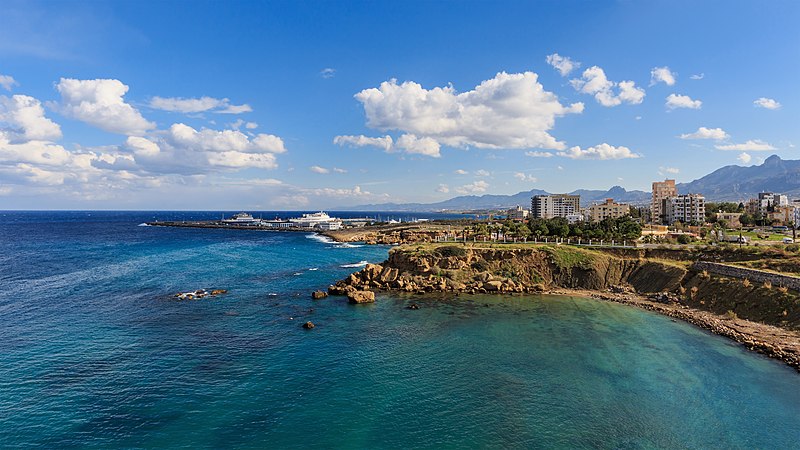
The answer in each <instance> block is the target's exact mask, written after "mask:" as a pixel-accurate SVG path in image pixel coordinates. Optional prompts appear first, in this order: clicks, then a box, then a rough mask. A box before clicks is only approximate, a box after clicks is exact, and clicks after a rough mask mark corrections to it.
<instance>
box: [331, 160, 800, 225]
mask: <svg viewBox="0 0 800 450" xmlns="http://www.w3.org/2000/svg"><path fill="white" fill-rule="evenodd" d="M677 188H678V192H679V193H681V194H687V193H699V194H703V195H704V196H705V197H706V200H707V201H713V202H720V201H737V202H738V201H744V200H747V199H748V198H752V197H756V196H757V195H758V193H759V192H775V193H780V194H786V195H788V196H789V197H800V160H784V159H781V158H780V157H779V156H777V155H772V156H770V157H769V158H767V159H766V160H765V161H764V163H762V164H761V165H756V166H749V167H742V166H737V165H730V166H725V167H722V168H720V169H717V170H715V171H714V172H711V173H710V174H708V175H706V176H704V177H702V178H699V179H697V180H694V181H692V182H690V183H680V184H678V185H677ZM546 194H549V192H546V191H543V190H540V189H532V190H530V191H523V192H518V193H516V194H513V195H492V194H486V195H462V196H459V197H454V198H451V199H449V200H444V201H441V202H437V203H381V204H371V205H359V206H352V207H347V208H342V209H348V210H351V211H410V212H422V211H465V210H484V209H507V208H513V207H515V206H517V205H519V206H522V207H523V208H529V207H530V202H531V197H533V196H534V195H546ZM570 194H573V195H580V196H581V204H582V205H584V206H588V205H590V204H592V203H595V202H600V201H603V200H604V199H606V198H613V199H614V200H615V201H617V202H621V203H630V204H634V205H646V204H649V203H650V197H651V195H650V192H645V191H636V190H634V191H628V190H626V189H625V188H623V187H620V186H614V187H612V188H611V189H609V190H607V191H603V190H588V189H579V190H577V191H573V192H570Z"/></svg>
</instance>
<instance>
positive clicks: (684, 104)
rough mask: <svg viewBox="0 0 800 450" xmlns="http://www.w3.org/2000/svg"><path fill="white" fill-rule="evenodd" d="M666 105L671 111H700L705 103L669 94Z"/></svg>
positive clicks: (684, 96)
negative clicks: (687, 109)
mask: <svg viewBox="0 0 800 450" xmlns="http://www.w3.org/2000/svg"><path fill="white" fill-rule="evenodd" d="M666 105H667V108H669V109H671V110H672V109H676V108H689V109H700V107H701V106H702V105H703V102H702V101H700V100H692V98H691V97H689V96H688V95H679V94H669V96H667V103H666Z"/></svg>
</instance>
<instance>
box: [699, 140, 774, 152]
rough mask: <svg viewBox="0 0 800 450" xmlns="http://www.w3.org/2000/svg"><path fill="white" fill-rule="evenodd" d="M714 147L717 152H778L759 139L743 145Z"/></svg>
mask: <svg viewBox="0 0 800 450" xmlns="http://www.w3.org/2000/svg"><path fill="white" fill-rule="evenodd" d="M714 147H715V148H716V149H717V150H734V151H751V152H767V151H771V150H777V149H776V148H775V147H773V146H772V145H770V144H768V143H766V142H764V141H761V140H758V139H755V140H749V141H747V142H744V143H742V144H727V145H715V146H714Z"/></svg>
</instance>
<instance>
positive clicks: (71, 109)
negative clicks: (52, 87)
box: [56, 78, 155, 135]
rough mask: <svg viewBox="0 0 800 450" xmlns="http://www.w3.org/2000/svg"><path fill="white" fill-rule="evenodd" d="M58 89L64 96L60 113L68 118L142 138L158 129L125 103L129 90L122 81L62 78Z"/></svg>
mask: <svg viewBox="0 0 800 450" xmlns="http://www.w3.org/2000/svg"><path fill="white" fill-rule="evenodd" d="M56 89H58V92H59V93H60V94H61V103H60V105H58V106H57V109H58V110H59V111H60V112H61V113H62V114H64V115H65V116H68V117H72V118H74V119H77V120H80V121H82V122H86V123H88V124H89V125H93V126H95V127H97V128H100V129H101V130H105V131H108V132H111V133H119V134H126V135H141V134H144V133H145V132H146V131H147V130H150V129H152V128H155V124H154V123H152V122H149V121H147V120H146V119H145V118H144V117H142V115H141V114H140V113H139V111H137V110H136V108H134V107H133V106H131V105H129V104H127V103H125V100H124V99H123V96H124V95H125V93H127V92H128V86H126V85H124V84H122V82H121V81H119V80H101V79H98V80H75V79H72V78H62V79H61V81H59V83H58V84H57V85H56Z"/></svg>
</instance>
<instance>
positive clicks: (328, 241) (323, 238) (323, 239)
mask: <svg viewBox="0 0 800 450" xmlns="http://www.w3.org/2000/svg"><path fill="white" fill-rule="evenodd" d="M306 238H308V239H313V240H315V241H319V242H322V243H323V244H335V243H336V241H334V240H333V239H331V238H329V237H328V236H323V235H321V234H316V233H314V234H307V235H306Z"/></svg>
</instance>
